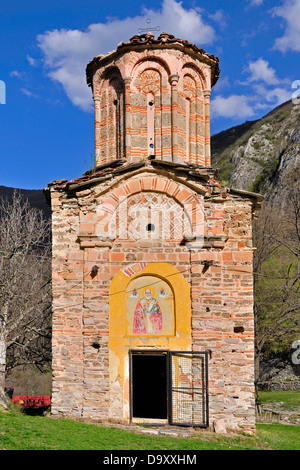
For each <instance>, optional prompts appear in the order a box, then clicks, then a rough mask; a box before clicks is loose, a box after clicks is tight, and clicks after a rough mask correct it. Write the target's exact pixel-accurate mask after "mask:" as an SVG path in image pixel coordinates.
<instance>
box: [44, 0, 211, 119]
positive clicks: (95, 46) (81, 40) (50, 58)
mask: <svg viewBox="0 0 300 470" xmlns="http://www.w3.org/2000/svg"><path fill="white" fill-rule="evenodd" d="M147 17H151V25H152V26H153V27H155V26H158V25H159V26H160V31H161V32H162V31H166V32H168V33H170V34H174V35H175V36H177V37H180V38H182V39H187V40H188V41H191V42H194V43H197V44H199V46H200V47H201V46H203V45H204V44H209V43H211V42H212V41H213V40H214V39H215V32H214V29H213V28H212V27H211V26H210V25H208V24H207V23H206V22H205V21H204V20H203V18H202V10H200V9H199V8H192V9H190V10H186V9H185V8H183V6H182V3H181V2H178V1H176V0H163V1H162V7H161V10H150V9H145V8H144V9H143V10H142V13H141V14H140V15H139V16H136V17H133V18H130V17H128V18H125V19H123V20H118V19H108V20H107V21H106V23H95V24H91V25H90V26H89V27H88V28H87V29H86V30H85V31H80V30H76V29H75V30H71V29H60V30H57V29H56V30H53V31H47V32H45V33H44V34H40V35H39V36H38V38H37V41H38V45H39V47H40V49H41V51H42V54H43V60H44V64H45V65H46V67H47V69H48V75H49V76H50V77H51V78H52V79H53V80H56V81H58V82H59V83H61V85H62V86H63V88H64V90H65V92H66V94H67V96H68V98H69V99H70V101H71V102H72V103H73V104H74V105H76V106H79V107H80V108H81V109H83V110H85V111H88V110H90V109H92V99H91V90H90V89H89V88H88V87H87V85H86V79H85V68H86V65H87V63H88V62H89V61H90V60H91V59H92V58H93V57H95V56H96V55H99V54H105V53H107V52H109V51H110V50H113V49H115V48H116V47H117V45H118V43H119V42H121V41H128V40H129V38H130V37H132V36H133V35H134V34H137V30H138V28H140V27H143V25H145V19H146V18H147Z"/></svg>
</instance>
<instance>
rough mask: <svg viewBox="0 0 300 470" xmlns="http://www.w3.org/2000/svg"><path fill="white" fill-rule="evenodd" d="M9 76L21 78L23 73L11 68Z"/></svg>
mask: <svg viewBox="0 0 300 470" xmlns="http://www.w3.org/2000/svg"><path fill="white" fill-rule="evenodd" d="M9 76H10V77H17V78H23V74H22V73H21V72H18V70H12V71H11V72H10V74H9Z"/></svg>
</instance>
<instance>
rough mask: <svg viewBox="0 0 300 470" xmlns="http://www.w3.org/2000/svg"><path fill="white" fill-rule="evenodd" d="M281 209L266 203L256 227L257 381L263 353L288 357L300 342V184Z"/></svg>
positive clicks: (292, 186) (293, 186)
mask: <svg viewBox="0 0 300 470" xmlns="http://www.w3.org/2000/svg"><path fill="white" fill-rule="evenodd" d="M289 181H290V185H289V189H288V192H287V197H286V199H285V201H282V206H281V207H279V206H276V207H274V206H272V205H271V204H270V203H266V204H265V205H264V207H263V209H262V213H261V217H260V218H259V219H258V221H257V222H256V224H255V228H254V234H255V241H254V244H255V246H256V247H257V250H256V253H255V257H254V260H255V262H254V273H255V290H254V298H255V307H254V309H255V325H256V341H255V349H256V351H255V352H256V381H257V380H258V377H259V360H260V357H261V355H262V354H263V353H265V354H270V353H289V352H290V349H291V345H292V343H293V341H294V340H296V339H300V316H299V313H300V183H299V179H298V178H296V179H295V178H292V177H291V175H290V178H289Z"/></svg>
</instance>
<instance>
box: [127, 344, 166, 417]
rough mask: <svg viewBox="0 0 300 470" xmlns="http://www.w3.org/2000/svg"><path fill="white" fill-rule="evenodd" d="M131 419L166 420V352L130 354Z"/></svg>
mask: <svg viewBox="0 0 300 470" xmlns="http://www.w3.org/2000/svg"><path fill="white" fill-rule="evenodd" d="M130 363H131V374H130V375H131V418H143V419H151V420H166V419H167V418H168V398H167V393H168V368H167V367H168V362H167V353H166V352H159V353H157V352H153V353H152V352H150V353H144V352H143V353H140V352H133V351H132V352H131V362H130Z"/></svg>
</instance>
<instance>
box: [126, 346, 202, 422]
mask: <svg viewBox="0 0 300 470" xmlns="http://www.w3.org/2000/svg"><path fill="white" fill-rule="evenodd" d="M136 355H138V356H139V357H140V356H145V357H149V356H155V357H157V358H158V357H159V356H160V357H162V356H164V357H165V358H166V387H165V389H166V394H167V395H166V402H167V416H166V418H168V421H169V424H172V425H177V426H195V427H196V426H197V427H203V428H206V427H208V425H209V415H208V353H207V352H206V351H203V352H202V351H195V352H194V351H166V350H157V349H156V350H130V351H129V359H130V360H129V382H130V418H131V419H132V418H133V417H135V415H134V413H133V410H134V405H135V400H136V399H137V397H136V396H135V393H137V392H136V389H135V386H134V377H135V375H134V370H133V369H134V361H133V356H136ZM161 390H162V389H161ZM160 393H162V392H160ZM158 398H159V397H158ZM156 399H157V397H156ZM161 399H162V396H161V398H159V400H161ZM154 421H155V420H154Z"/></svg>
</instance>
